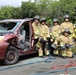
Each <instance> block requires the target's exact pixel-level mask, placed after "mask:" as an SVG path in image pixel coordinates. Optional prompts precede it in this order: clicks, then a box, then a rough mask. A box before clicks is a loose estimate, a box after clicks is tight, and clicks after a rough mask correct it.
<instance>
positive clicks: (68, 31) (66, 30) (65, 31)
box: [63, 28, 71, 34]
mask: <svg viewBox="0 0 76 75" xmlns="http://www.w3.org/2000/svg"><path fill="white" fill-rule="evenodd" d="M64 33H68V34H71V32H70V30H69V29H68V28H66V29H65V30H64V31H63V34H64Z"/></svg>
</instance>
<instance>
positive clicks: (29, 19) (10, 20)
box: [0, 18, 33, 22]
mask: <svg viewBox="0 0 76 75" xmlns="http://www.w3.org/2000/svg"><path fill="white" fill-rule="evenodd" d="M31 20H33V18H25V19H5V20H0V22H18V21H22V22H24V21H31Z"/></svg>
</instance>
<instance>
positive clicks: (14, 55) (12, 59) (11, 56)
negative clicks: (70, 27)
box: [4, 46, 19, 65]
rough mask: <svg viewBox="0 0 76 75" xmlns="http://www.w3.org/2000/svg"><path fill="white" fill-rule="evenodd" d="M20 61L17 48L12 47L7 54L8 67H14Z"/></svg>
mask: <svg viewBox="0 0 76 75" xmlns="http://www.w3.org/2000/svg"><path fill="white" fill-rule="evenodd" d="M18 59H19V52H18V50H17V49H16V48H15V47H13V46H10V47H9V48H8V50H7V52H6V55H5V59H4V63H5V64H6V65H12V64H15V63H16V62H17V61H18Z"/></svg>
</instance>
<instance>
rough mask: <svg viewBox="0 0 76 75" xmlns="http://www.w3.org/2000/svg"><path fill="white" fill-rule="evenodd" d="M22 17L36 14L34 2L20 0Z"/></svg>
mask: <svg viewBox="0 0 76 75" xmlns="http://www.w3.org/2000/svg"><path fill="white" fill-rule="evenodd" d="M21 8H22V18H27V17H34V15H36V14H38V11H37V8H36V4H35V3H31V2H22V5H21Z"/></svg>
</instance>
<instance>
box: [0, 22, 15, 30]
mask: <svg viewBox="0 0 76 75" xmlns="http://www.w3.org/2000/svg"><path fill="white" fill-rule="evenodd" d="M15 25H16V23H15V22H6V23H0V30H11V29H13V27H14V26H15Z"/></svg>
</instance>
